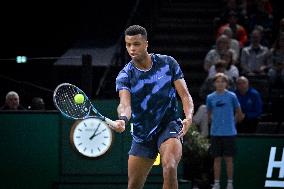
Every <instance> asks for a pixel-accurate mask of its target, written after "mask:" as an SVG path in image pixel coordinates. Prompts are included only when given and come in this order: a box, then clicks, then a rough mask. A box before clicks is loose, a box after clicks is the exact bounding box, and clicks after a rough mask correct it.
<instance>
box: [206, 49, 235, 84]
mask: <svg viewBox="0 0 284 189" xmlns="http://www.w3.org/2000/svg"><path fill="white" fill-rule="evenodd" d="M218 72H221V73H224V74H225V75H227V76H228V77H229V78H230V79H232V80H233V81H236V79H237V78H238V77H239V70H238V68H237V67H236V66H235V65H234V63H233V53H232V51H228V52H226V53H225V54H224V55H223V57H222V60H219V61H218V62H217V63H216V64H215V65H212V66H211V67H210V69H209V73H208V78H212V77H215V75H216V73H218Z"/></svg>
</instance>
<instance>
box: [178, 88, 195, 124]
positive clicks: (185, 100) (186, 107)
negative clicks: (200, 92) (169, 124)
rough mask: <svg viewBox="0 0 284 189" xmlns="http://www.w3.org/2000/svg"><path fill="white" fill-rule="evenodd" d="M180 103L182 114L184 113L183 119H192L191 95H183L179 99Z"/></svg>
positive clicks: (192, 105)
mask: <svg viewBox="0 0 284 189" xmlns="http://www.w3.org/2000/svg"><path fill="white" fill-rule="evenodd" d="M181 101H182V106H183V112H184V115H185V118H190V119H192V117H193V112H194V104H193V100H192V97H191V95H190V94H189V93H187V94H186V95H183V96H182V97H181Z"/></svg>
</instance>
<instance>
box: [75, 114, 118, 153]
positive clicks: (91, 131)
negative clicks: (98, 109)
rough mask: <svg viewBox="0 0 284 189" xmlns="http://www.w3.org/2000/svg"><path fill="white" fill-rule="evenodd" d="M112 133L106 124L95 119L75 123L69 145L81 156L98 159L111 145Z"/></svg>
mask: <svg viewBox="0 0 284 189" xmlns="http://www.w3.org/2000/svg"><path fill="white" fill-rule="evenodd" d="M112 139H113V138H112V131H111V129H110V128H109V127H108V126H107V124H106V123H105V122H103V121H101V120H99V119H96V118H87V119H84V120H80V121H78V122H76V123H75V124H74V125H73V127H72V129H71V133H70V140H71V144H72V145H73V146H74V147H75V149H76V150H77V151H78V152H79V153H80V154H82V155H84V156H87V157H99V156H101V155H103V154H104V153H106V152H107V150H108V149H109V148H110V146H111V144H112Z"/></svg>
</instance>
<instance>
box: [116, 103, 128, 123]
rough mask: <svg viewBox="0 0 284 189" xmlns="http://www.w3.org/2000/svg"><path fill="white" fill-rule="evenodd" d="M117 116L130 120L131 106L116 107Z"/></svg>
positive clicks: (120, 105) (121, 105)
mask: <svg viewBox="0 0 284 189" xmlns="http://www.w3.org/2000/svg"><path fill="white" fill-rule="evenodd" d="M117 113H118V116H126V117H127V118H128V120H129V119H130V118H131V106H130V105H125V104H122V103H120V104H119V105H118V107H117Z"/></svg>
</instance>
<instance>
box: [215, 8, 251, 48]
mask: <svg viewBox="0 0 284 189" xmlns="http://www.w3.org/2000/svg"><path fill="white" fill-rule="evenodd" d="M227 27H229V28H231V30H232V32H233V38H234V39H236V40H238V41H239V43H240V47H241V48H242V47H243V46H244V45H245V44H246V43H247V40H248V37H247V31H246V29H245V28H244V27H243V26H242V25H240V24H238V17H237V14H236V12H234V11H231V12H230V14H229V17H228V23H226V24H224V25H222V26H220V27H219V28H218V31H217V37H219V36H220V35H221V34H222V33H224V30H225V29H226V28H227Z"/></svg>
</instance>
